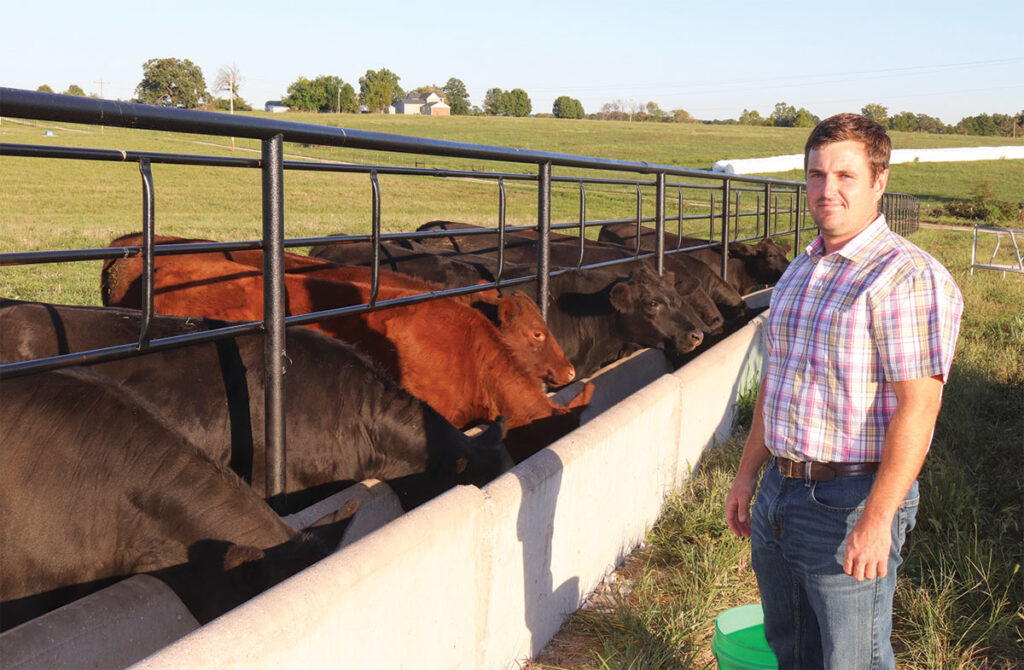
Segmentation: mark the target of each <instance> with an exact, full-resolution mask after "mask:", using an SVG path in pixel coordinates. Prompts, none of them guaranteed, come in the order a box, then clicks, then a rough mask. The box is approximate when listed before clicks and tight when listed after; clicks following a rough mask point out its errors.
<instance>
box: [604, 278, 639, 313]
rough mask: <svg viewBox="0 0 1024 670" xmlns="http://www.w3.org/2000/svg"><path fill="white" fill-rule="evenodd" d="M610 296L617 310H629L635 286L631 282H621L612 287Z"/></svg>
mask: <svg viewBox="0 0 1024 670" xmlns="http://www.w3.org/2000/svg"><path fill="white" fill-rule="evenodd" d="M608 297H609V299H610V300H611V303H612V307H614V308H615V310H616V311H618V312H628V311H629V307H630V303H632V302H633V287H632V286H630V284H629V282H619V283H618V284H616V285H615V286H613V287H612V290H611V293H610V294H609V296H608Z"/></svg>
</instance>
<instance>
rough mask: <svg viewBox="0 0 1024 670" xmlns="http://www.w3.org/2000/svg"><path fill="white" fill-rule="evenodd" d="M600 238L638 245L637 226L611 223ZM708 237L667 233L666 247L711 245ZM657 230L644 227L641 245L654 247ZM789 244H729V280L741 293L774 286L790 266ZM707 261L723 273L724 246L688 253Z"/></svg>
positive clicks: (625, 245)
mask: <svg viewBox="0 0 1024 670" xmlns="http://www.w3.org/2000/svg"><path fill="white" fill-rule="evenodd" d="M598 239H599V240H600V241H602V242H607V243H610V244H619V245H623V246H624V247H626V248H627V249H635V248H636V226H635V225H634V224H630V223H609V224H605V225H604V226H602V227H601V232H600V234H599V236H598ZM708 243H709V241H708V240H702V239H698V238H694V237H682V238H680V237H678V236H677V235H673V234H672V233H665V246H666V248H669V249H677V248H684V247H692V246H698V245H702V244H708ZM654 244H655V231H654V230H652V229H650V228H643V229H642V230H641V233H640V248H641V249H645V250H652V249H654ZM790 248H791V247H790V246H789V245H783V244H778V243H776V242H775V241H774V240H772V239H771V238H770V237H765V238H764V239H762V240H761V241H759V242H758V243H757V244H747V243H745V242H730V243H729V261H728V277H727V279H728V282H729V284H731V285H732V286H733V287H734V288H735V289H736V290H737V291H738V292H739V293H740V294H741V295H745V294H747V293H748V292H749V291H750V290H751V289H752V288H754V287H755V286H757V285H759V284H763V285H766V286H770V285H773V284H775V282H777V281H778V280H779V278H780V277H782V273H783V272H785V271H786V268H787V267H788V266H789V260H788V259H787V257H786V255H787V254H788V253H789V251H790ZM685 253H687V254H690V255H691V256H693V257H694V258H697V259H699V260H700V261H701V262H703V263H705V264H707V265H708V267H710V268H711V269H712V270H713V271H714V272H716V273H717V274H718V275H719V276H721V273H722V245H721V243H717V244H713V245H712V246H710V247H705V248H702V249H695V250H693V251H687V252H685Z"/></svg>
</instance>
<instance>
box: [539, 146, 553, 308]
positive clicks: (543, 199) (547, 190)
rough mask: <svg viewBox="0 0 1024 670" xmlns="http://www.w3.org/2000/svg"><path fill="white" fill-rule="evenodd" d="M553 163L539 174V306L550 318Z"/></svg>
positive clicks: (543, 166)
mask: <svg viewBox="0 0 1024 670" xmlns="http://www.w3.org/2000/svg"><path fill="white" fill-rule="evenodd" d="M550 243H551V161H546V162H544V163H541V164H540V167H539V169H538V172H537V305H539V306H540V314H541V317H543V318H544V320H545V321H546V320H547V318H548V284H549V279H550V278H549V277H548V271H549V269H550V265H551V246H550Z"/></svg>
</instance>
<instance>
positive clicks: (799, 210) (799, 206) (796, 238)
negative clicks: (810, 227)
mask: <svg viewBox="0 0 1024 670" xmlns="http://www.w3.org/2000/svg"><path fill="white" fill-rule="evenodd" d="M803 199H804V193H803V187H802V186H799V185H797V187H796V207H794V208H793V209H794V210H795V211H796V225H795V226H793V228H794V229H795V231H796V232H794V233H793V253H794V254H799V253H800V225H801V223H800V220H801V218H802V217H801V215H802V214H803V211H804V206H803Z"/></svg>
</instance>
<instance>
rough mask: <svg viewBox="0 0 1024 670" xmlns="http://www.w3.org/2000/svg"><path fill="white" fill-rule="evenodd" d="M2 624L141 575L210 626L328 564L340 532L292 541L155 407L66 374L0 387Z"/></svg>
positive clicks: (101, 380)
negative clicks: (320, 563)
mask: <svg viewBox="0 0 1024 670" xmlns="http://www.w3.org/2000/svg"><path fill="white" fill-rule="evenodd" d="M0 432H2V434H3V440H2V441H0V547H2V557H3V569H2V570H0V600H2V602H0V622H2V626H3V628H5V629H6V628H10V627H12V626H15V625H17V624H19V623H22V622H23V621H26V620H28V619H31V618H33V617H35V616H39V615H40V614H43V613H45V612H47V611H49V610H50V609H53V608H55V607H57V606H60V605H62V604H64V603H66V602H69V601H71V600H74V599H76V598H79V597H82V596H84V595H86V594H88V593H90V592H92V591H95V590H97V589H99V588H102V587H104V586H107V585H109V584H111V583H113V582H114V581H117V580H118V579H120V578H122V577H125V576H128V575H131V574H138V573H149V574H152V575H154V576H156V577H158V578H160V579H162V580H164V581H165V582H167V584H168V585H169V586H170V587H171V588H172V589H174V590H175V592H176V593H177V594H178V596H179V597H180V598H181V599H182V601H183V602H184V603H185V605H186V606H187V607H188V608H189V609H190V610H191V611H192V613H193V614H194V615H195V617H196V619H198V620H199V621H200V622H202V623H205V622H207V621H209V620H210V619H212V618H214V617H216V616H218V615H220V614H222V613H223V612H226V611H227V610H229V609H231V608H232V607H235V606H237V605H238V604H240V603H242V602H244V601H245V600H247V599H249V598H251V597H252V596H254V595H256V594H257V593H259V592H260V591H262V590H264V589H266V588H269V587H270V586H271V585H273V584H274V583H276V582H279V581H281V580H282V579H284V578H286V577H288V576H290V575H292V574H294V573H296V572H298V571H299V570H301V569H303V568H304V567H306V566H308V565H310V564H311V563H313V562H315V561H317V560H319V559H320V558H322V557H324V556H326V555H327V554H328V553H330V551H333V549H334V548H335V547H336V546H337V544H338V541H339V540H340V538H341V531H342V530H343V529H344V524H345V522H344V521H342V520H341V519H339V518H337V517H344V516H346V515H350V514H351V512H352V511H354V509H353V508H351V507H347V508H343V511H342V513H341V514H340V515H336V517H335V518H330V519H328V520H327V521H328V523H327V524H325V525H323V526H321V527H319V528H317V529H313V530H311V531H304V532H303V533H296V532H295V531H294V530H292V529H291V528H290V527H289V526H288V525H287V524H286V523H285V522H284V521H282V520H281V519H280V518H279V517H278V516H277V515H276V514H274V512H273V511H272V510H271V509H270V507H269V506H268V505H267V504H266V503H265V502H264V501H263V500H262V499H261V498H260V497H259V496H258V495H256V493H255V492H254V491H253V490H252V488H250V487H249V486H247V485H246V484H245V483H244V482H243V481H242V480H241V479H239V477H238V476H237V475H235V473H233V472H231V471H230V470H228V469H227V468H224V467H222V466H221V465H219V464H217V463H214V462H213V461H212V460H211V459H210V458H209V457H208V456H207V455H206V454H204V453H203V452H202V451H200V450H199V449H198V448H197V447H196V446H195V445H193V444H192V443H190V442H189V441H188V440H187V439H186V438H185V437H184V436H183V435H182V434H181V433H180V432H179V431H177V430H176V429H175V428H174V427H172V426H171V425H170V424H168V423H167V422H166V421H165V420H164V418H163V417H161V416H159V413H158V411H157V410H156V409H155V408H153V407H152V406H151V405H150V404H149V403H147V402H145V401H143V400H140V399H139V398H137V397H135V396H134V395H133V394H131V393H130V392H129V391H127V390H126V389H125V388H124V387H123V386H121V385H119V384H118V383H116V382H114V381H113V380H111V379H109V378H107V377H105V376H103V375H99V374H97V373H95V372H92V371H88V370H84V369H81V368H69V369H67V370H62V371H57V372H46V373H41V374H36V375H31V376H26V377H19V378H14V379H10V380H5V381H4V382H3V402H2V403H0Z"/></svg>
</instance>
